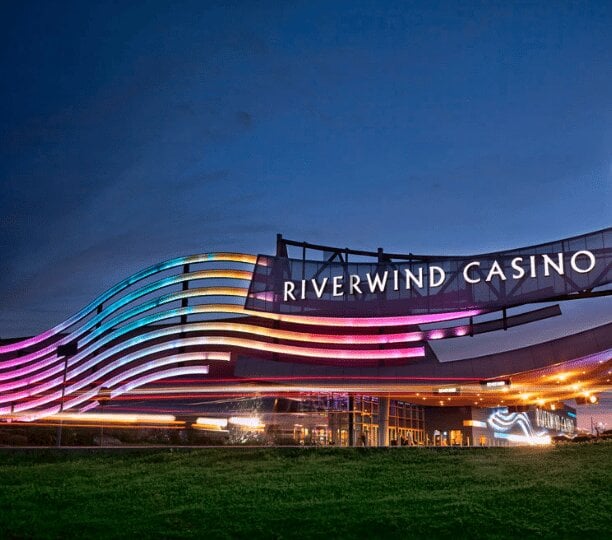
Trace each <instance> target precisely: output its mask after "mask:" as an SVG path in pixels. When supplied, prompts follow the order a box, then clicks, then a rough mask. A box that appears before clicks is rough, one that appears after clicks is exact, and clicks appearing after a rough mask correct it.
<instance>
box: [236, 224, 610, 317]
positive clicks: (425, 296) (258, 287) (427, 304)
mask: <svg viewBox="0 0 612 540" xmlns="http://www.w3.org/2000/svg"><path fill="white" fill-rule="evenodd" d="M376 255H377V257H376V260H375V261H363V260H359V261H354V260H349V257H348V252H347V253H346V255H345V256H343V252H342V250H337V251H336V252H335V253H332V254H331V255H330V256H329V257H328V258H327V260H324V261H312V260H306V259H305V258H302V259H295V258H289V257H279V256H276V257H271V256H267V255H259V256H258V259H257V265H256V268H255V272H254V275H253V280H252V282H251V285H250V288H249V295H248V298H247V303H246V307H247V308H250V309H254V310H261V311H274V312H278V313H308V314H310V315H318V316H327V317H345V316H370V317H371V316H372V315H381V316H393V315H421V314H435V313H443V312H449V311H453V312H456V311H472V310H482V311H492V310H497V309H503V308H506V307H512V306H517V305H521V304H526V303H531V302H541V301H547V300H558V299H564V298H571V297H572V296H579V295H580V294H582V293H592V291H593V289H596V288H598V287H599V288H601V287H603V286H605V285H607V284H609V283H610V282H611V281H612V278H611V274H612V272H611V268H612V228H609V229H604V230H602V231H597V232H594V233H589V234H585V235H582V236H577V237H573V238H567V239H564V240H560V241H557V242H551V243H548V244H541V245H536V246H531V247H525V248H520V249H514V250H510V251H503V252H495V253H487V254H483V255H475V256H466V257H457V256H453V257H439V256H422V255H412V254H408V255H396V254H386V253H384V252H383V251H382V250H379V252H378V253H377V254H376ZM363 258H364V257H361V259H363Z"/></svg>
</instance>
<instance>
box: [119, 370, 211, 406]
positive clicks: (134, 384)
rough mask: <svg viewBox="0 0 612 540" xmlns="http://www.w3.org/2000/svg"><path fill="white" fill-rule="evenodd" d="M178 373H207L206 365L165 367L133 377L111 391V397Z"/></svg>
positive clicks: (175, 375)
mask: <svg viewBox="0 0 612 540" xmlns="http://www.w3.org/2000/svg"><path fill="white" fill-rule="evenodd" d="M180 375H208V366H187V367H183V368H174V369H167V370H165V371H159V372H157V373H150V374H149V375H145V376H144V377H140V378H138V379H134V380H132V381H130V382H129V383H127V384H124V385H123V386H120V387H119V388H117V390H114V391H113V392H111V398H115V397H117V396H120V395H121V394H125V393H126V392H130V391H131V390H134V389H135V388H138V387H139V386H143V385H145V384H147V383H150V382H153V381H158V380H160V379H165V378H167V377H177V376H180Z"/></svg>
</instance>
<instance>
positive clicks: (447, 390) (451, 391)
mask: <svg viewBox="0 0 612 540" xmlns="http://www.w3.org/2000/svg"><path fill="white" fill-rule="evenodd" d="M459 390H460V388H458V387H456V386H450V387H445V388H438V394H459Z"/></svg>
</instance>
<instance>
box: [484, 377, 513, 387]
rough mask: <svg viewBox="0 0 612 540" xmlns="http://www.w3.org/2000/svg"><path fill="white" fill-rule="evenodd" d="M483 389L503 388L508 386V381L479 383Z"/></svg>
mask: <svg viewBox="0 0 612 540" xmlns="http://www.w3.org/2000/svg"><path fill="white" fill-rule="evenodd" d="M480 385H481V386H483V387H484V388H503V387H508V386H510V379H499V380H494V381H480Z"/></svg>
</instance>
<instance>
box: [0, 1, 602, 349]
mask: <svg viewBox="0 0 612 540" xmlns="http://www.w3.org/2000/svg"><path fill="white" fill-rule="evenodd" d="M129 4H131V3H128V2H97V3H94V2H75V3H70V2H40V3H38V2H27V1H21V2H3V3H1V4H0V70H1V71H0V182H1V186H2V191H1V200H0V248H1V250H2V257H1V258H0V336H3V337H7V336H15V335H23V334H28V333H33V332H38V331H42V330H45V329H46V328H48V327H49V326H52V325H54V324H56V323H58V322H60V321H62V320H64V319H65V318H66V317H67V316H68V315H70V314H71V313H73V312H74V311H76V310H77V309H79V308H80V307H82V306H83V305H84V304H85V303H87V302H88V301H89V300H91V299H92V298H93V297H94V296H95V295H97V294H98V293H100V292H101V291H103V290H104V289H106V288H107V287H109V286H110V285H112V284H113V283H115V282H116V281H118V280H119V279H121V278H123V277H125V276H127V275H129V274H130V273H132V272H134V271H136V270H138V269H140V268H142V267H144V266H147V265H149V264H152V263H154V262H157V261H160V260H162V259H166V258H168V257H171V256H175V255H184V254H190V253H196V252H198V253H199V252H206V251H212V250H239V251H246V252H252V253H257V252H272V251H273V249H274V242H275V234H276V233H277V232H281V233H283V234H284V235H285V236H286V237H289V238H294V239H298V240H308V241H311V242H316V243H327V244H332V245H333V244H338V245H341V246H349V247H354V248H365V249H376V248H377V247H378V246H383V247H385V248H386V249H388V250H390V251H391V250H393V251H401V252H408V251H411V252H415V253H417V252H420V253H435V254H444V253H448V254H460V253H466V254H471V253H479V252H485V251H491V250H497V249H504V248H513V247H519V246H523V245H529V244H533V243H538V242H544V241H549V240H555V239H558V238H562V237H565V236H571V235H575V234H580V233H583V232H588V231H591V230H595V229H600V228H603V227H607V226H609V225H610V222H611V219H610V217H611V215H612V212H611V210H612V205H611V201H612V180H611V167H612V162H611V149H612V107H611V103H612V99H611V96H612V71H611V69H610V66H612V57H611V56H612V54H611V51H612V39H611V35H612V34H611V32H610V28H612V4H610V3H609V2H590V3H589V2H586V3H563V2H541V3H534V4H528V5H525V4H523V3H521V4H518V3H517V4H513V3H511V2H507V1H504V2H484V3H482V4H481V3H475V2H474V3H466V2H462V3H458V2H454V3H435V2H413V3H409V2H397V3H388V2H381V1H376V2H357V1H351V2H346V3H340V2H321V3H316V2H312V1H308V2H299V3H293V4H292V5H286V3H281V2H269V3H267V2H257V3H255V2H211V1H208V2H201V1H198V2H178V3H175V2H172V3H171V2H146V3H139V4H138V5H137V6H132V5H129ZM609 305H610V304H609V302H607V303H602V302H599V303H591V304H583V305H582V307H580V308H579V309H580V310H582V311H580V312H579V317H578V319H576V320H579V321H587V320H591V319H589V317H591V315H593V316H594V318H593V321H595V322H601V321H602V320H604V319H606V317H607V319H610V315H609V311H610V310H609ZM564 309H565V308H564ZM572 309H574V310H575V309H577V308H574V307H570V308H569V311H570V312H571V311H572ZM606 311H607V313H606ZM585 313H587V315H588V316H585V315H584V314H585ZM602 317H603V319H602ZM570 321H571V319H570ZM581 324H582V322H581ZM542 335H544V334H542ZM537 337H541V336H537ZM534 339H535V338H534ZM456 341H459V340H456ZM468 345H469V344H468Z"/></svg>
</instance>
